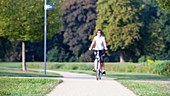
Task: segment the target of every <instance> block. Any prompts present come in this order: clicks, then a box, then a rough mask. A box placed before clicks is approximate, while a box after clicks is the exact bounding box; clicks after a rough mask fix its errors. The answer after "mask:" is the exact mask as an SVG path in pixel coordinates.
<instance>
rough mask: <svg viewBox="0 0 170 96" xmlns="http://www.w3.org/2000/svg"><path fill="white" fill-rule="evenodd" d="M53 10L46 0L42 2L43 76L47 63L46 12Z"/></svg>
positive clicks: (52, 5)
mask: <svg viewBox="0 0 170 96" xmlns="http://www.w3.org/2000/svg"><path fill="white" fill-rule="evenodd" d="M52 9H54V4H48V5H47V0H44V74H45V75H46V63H47V61H46V60H47V59H46V58H47V57H46V54H47V11H48V10H52Z"/></svg>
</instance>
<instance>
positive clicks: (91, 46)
mask: <svg viewBox="0 0 170 96" xmlns="http://www.w3.org/2000/svg"><path fill="white" fill-rule="evenodd" d="M95 42H96V41H95V39H93V41H92V43H91V45H90V47H89V50H92V48H93V46H94V44H95Z"/></svg>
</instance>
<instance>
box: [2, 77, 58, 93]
mask: <svg viewBox="0 0 170 96" xmlns="http://www.w3.org/2000/svg"><path fill="white" fill-rule="evenodd" d="M59 83H61V80H52V79H41V78H36V79H33V78H32V79H31V78H0V89H1V90H0V96H45V95H46V94H47V93H49V92H50V91H51V90H52V89H53V88H54V87H55V86H56V85H57V84H59Z"/></svg>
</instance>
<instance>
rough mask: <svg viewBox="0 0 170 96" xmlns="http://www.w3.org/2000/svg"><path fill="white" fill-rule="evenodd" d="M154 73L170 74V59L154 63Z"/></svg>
mask: <svg viewBox="0 0 170 96" xmlns="http://www.w3.org/2000/svg"><path fill="white" fill-rule="evenodd" d="M153 69H154V73H157V74H160V75H165V76H170V61H161V62H156V63H155V64H153Z"/></svg>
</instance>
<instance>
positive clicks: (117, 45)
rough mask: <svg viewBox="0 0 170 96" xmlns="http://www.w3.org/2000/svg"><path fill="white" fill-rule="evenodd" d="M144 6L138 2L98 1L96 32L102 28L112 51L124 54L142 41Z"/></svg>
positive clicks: (121, 58)
mask: <svg viewBox="0 0 170 96" xmlns="http://www.w3.org/2000/svg"><path fill="white" fill-rule="evenodd" d="M144 7H145V6H144V4H143V3H142V2H141V1H138V0H108V1H107V0H98V2H97V11H98V15H97V21H96V30H97V29H98V28H101V29H102V30H103V31H104V34H105V35H106V40H107V44H108V46H109V48H110V50H112V51H119V54H120V62H124V58H123V56H124V52H125V51H126V50H127V49H130V48H131V47H132V46H133V45H134V44H135V43H136V42H137V41H139V40H140V39H141V36H140V34H139V32H140V28H141V27H142V26H143V22H142V20H141V19H140V17H141V15H142V14H141V11H142V10H143V9H144Z"/></svg>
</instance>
